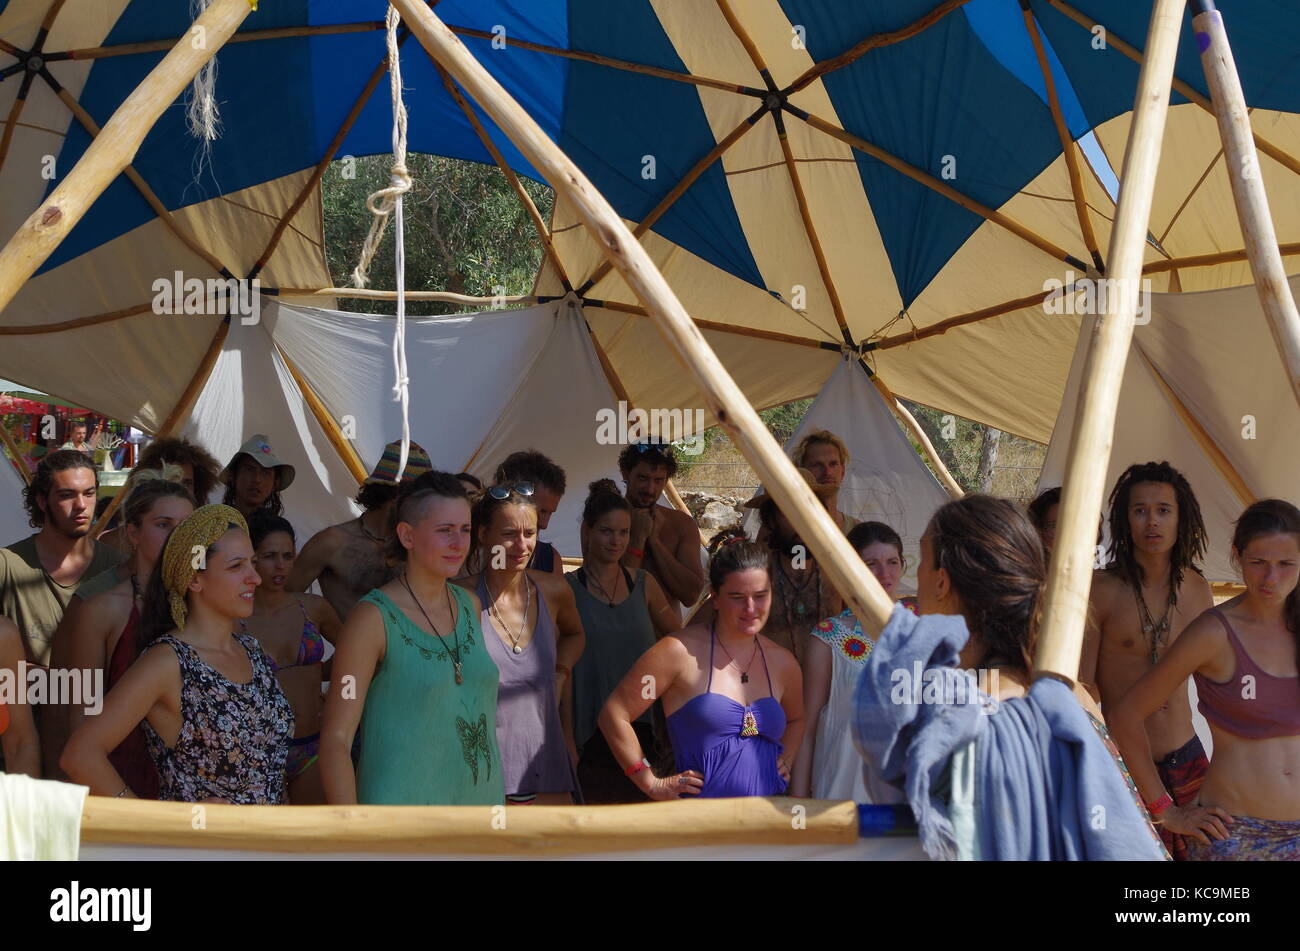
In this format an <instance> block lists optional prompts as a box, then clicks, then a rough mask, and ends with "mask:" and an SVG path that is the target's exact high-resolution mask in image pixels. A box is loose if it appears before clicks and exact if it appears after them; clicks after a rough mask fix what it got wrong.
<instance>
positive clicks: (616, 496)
mask: <svg viewBox="0 0 1300 951" xmlns="http://www.w3.org/2000/svg"><path fill="white" fill-rule="evenodd" d="M615 511H617V512H631V511H632V503H631V502H629V501H628V500H627V499H626V498H625V497H624V495H623V493H622V492H620V491H619V490H618V486H617V485H615V484H614V480H613V479H597V480H596V481H595V482H593V483H591V484H590V485H589V486H587V501H586V502H585V503H583V506H582V522H583V524H584V525H586V526H587V527H588V528H595V527H596V522H598V521H599V520H600V517H601V516H602V515H604V514H605V513H606V512H615Z"/></svg>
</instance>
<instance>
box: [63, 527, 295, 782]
mask: <svg viewBox="0 0 1300 951" xmlns="http://www.w3.org/2000/svg"><path fill="white" fill-rule="evenodd" d="M260 581H261V578H260V577H259V576H258V574H257V571H256V570H255V569H254V567H253V546H252V543H251V542H250V541H249V538H248V525H247V524H246V523H245V522H244V518H243V516H242V515H240V514H239V513H238V512H237V511H235V510H234V509H232V508H229V507H228V506H225V505H205V506H203V507H202V508H200V509H196V510H195V511H194V513H193V514H192V515H190V516H189V517H188V518H186V519H185V520H184V521H182V522H181V523H180V524H179V525H177V526H176V528H175V529H174V530H173V531H172V534H171V535H170V537H169V538H168V539H167V544H166V546H165V547H164V549H163V554H162V558H161V559H159V561H158V564H157V566H156V567H155V568H154V572H153V576H152V577H151V578H150V582H149V589H148V593H147V594H146V596H145V606H144V612H143V618H142V622H141V633H142V637H143V640H144V642H145V643H151V646H150V647H148V648H147V649H146V650H145V652H144V653H143V654H142V655H141V657H140V659H139V660H138V661H136V662H135V664H133V665H132V666H131V668H130V669H129V670H128V671H127V673H126V675H125V676H123V677H122V679H121V680H120V681H118V683H117V685H116V686H115V687H114V688H113V690H112V692H111V693H110V695H109V697H108V699H107V701H106V702H105V704H104V709H103V712H102V713H101V714H100V715H99V716H94V717H87V718H86V720H85V721H84V722H83V723H82V725H81V727H80V728H79V729H78V730H77V732H76V733H74V734H73V736H72V738H71V739H70V740H69V741H68V745H67V748H66V749H65V750H64V753H63V757H62V759H61V760H60V765H61V766H62V767H63V769H64V770H65V771H66V772H67V774H68V775H69V776H70V777H71V778H72V779H73V780H74V781H76V782H80V783H85V784H86V785H88V786H90V791H91V792H92V793H94V794H96V795H101V796H122V797H130V796H132V792H131V790H130V788H129V787H128V785H127V784H126V782H125V781H123V779H122V776H121V774H119V773H118V771H117V770H116V769H115V768H114V767H113V765H112V763H111V762H109V759H108V754H109V752H110V751H111V750H113V749H114V748H115V747H116V746H117V745H118V744H119V743H120V742H121V741H122V739H123V738H124V737H126V735H127V734H128V733H130V732H131V730H133V729H134V728H135V726H136V725H137V724H142V726H143V729H144V733H145V738H146V741H147V743H148V747H149V753H150V755H151V756H152V757H153V760H154V763H155V764H156V765H157V767H158V773H159V776H160V777H161V781H162V783H161V791H160V796H159V798H161V799H169V800H179V801H184V802H229V803H240V804H245V803H247V804H263V805H265V804H277V803H282V802H284V801H285V777H284V769H285V759H286V757H287V756H288V751H289V739H290V737H291V736H292V735H293V710H292V708H291V707H290V706H289V702H288V700H286V699H285V696H284V693H283V692H282V691H281V690H280V685H279V683H278V682H277V681H276V679H275V673H274V672H273V670H272V669H271V665H270V663H269V661H268V659H267V657H266V655H265V654H264V653H263V652H262V649H261V647H259V646H258V643H257V641H256V640H254V639H253V638H252V637H250V636H248V635H246V634H235V633H232V631H233V629H234V627H235V625H236V623H237V622H238V621H239V620H240V619H242V618H246V617H248V616H249V615H250V614H251V613H252V611H253V589H254V588H256V587H257V585H258V584H259V583H260ZM142 721H143V722H142Z"/></svg>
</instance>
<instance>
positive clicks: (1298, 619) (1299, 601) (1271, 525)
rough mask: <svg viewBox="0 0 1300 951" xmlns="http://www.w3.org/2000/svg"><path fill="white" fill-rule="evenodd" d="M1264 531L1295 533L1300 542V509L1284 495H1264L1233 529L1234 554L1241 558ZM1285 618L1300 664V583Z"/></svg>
mask: <svg viewBox="0 0 1300 951" xmlns="http://www.w3.org/2000/svg"><path fill="white" fill-rule="evenodd" d="M1264 535H1294V536H1295V540H1296V542H1297V543H1298V544H1300V509H1297V508H1296V507H1295V506H1294V505H1292V504H1291V503H1290V502H1286V501H1283V500H1282V499H1260V500H1259V501H1258V502H1256V503H1254V504H1253V505H1251V506H1250V507H1249V508H1247V509H1246V511H1244V512H1242V513H1241V518H1239V519H1237V524H1236V528H1235V529H1234V530H1233V533H1232V548H1233V554H1234V557H1235V558H1237V559H1240V558H1241V555H1242V553H1243V552H1244V551H1245V550H1246V546H1248V545H1249V544H1250V543H1251V542H1253V541H1254V540H1255V539H1256V538H1260V537H1261V536H1264ZM1282 621H1283V623H1284V624H1285V625H1286V629H1287V630H1288V631H1290V632H1291V636H1292V637H1294V638H1295V652H1296V663H1297V664H1300V585H1297V586H1296V587H1294V588H1292V589H1291V593H1290V594H1288V595H1287V596H1286V602H1285V604H1284V605H1283V608H1282Z"/></svg>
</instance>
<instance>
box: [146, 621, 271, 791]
mask: <svg viewBox="0 0 1300 951" xmlns="http://www.w3.org/2000/svg"><path fill="white" fill-rule="evenodd" d="M233 636H234V638H235V639H236V640H237V641H239V643H240V644H241V645H242V646H243V648H244V650H245V651H247V652H248V657H249V659H250V660H251V661H252V663H253V679H252V680H250V681H249V682H248V683H244V684H237V683H234V682H233V681H231V680H228V679H226V677H224V676H223V675H222V674H221V673H220V672H219V671H217V670H215V669H214V668H212V667H210V666H208V665H207V664H205V663H204V662H203V660H202V659H201V658H200V657H199V654H198V652H197V651H196V650H195V649H194V648H193V647H191V646H190V645H189V644H186V643H185V642H184V641H182V640H180V639H179V638H177V637H174V636H173V635H171V634H167V635H164V636H163V637H160V638H158V640H157V642H156V643H159V644H167V645H168V646H170V647H171V649H172V650H173V651H175V652H176V659H177V661H179V662H180V665H181V732H180V735H179V736H178V737H177V738H176V745H175V746H173V747H171V748H170V749H169V748H168V747H167V745H166V744H165V743H163V741H162V738H161V737H159V736H158V734H157V733H155V732H154V729H153V726H152V725H151V724H150V723H149V721H148V720H145V721H144V722H143V723H142V724H141V725H142V726H143V727H144V733H145V741H146V743H147V744H148V747H149V755H150V756H151V757H153V761H154V763H155V764H157V766H158V773H159V776H160V777H161V779H162V785H161V790H160V793H159V797H158V798H159V799H164V800H172V801H179V802H201V801H203V800H204V799H211V798H217V799H224V800H225V801H227V802H231V803H235V804H238V805H279V804H280V803H283V802H284V801H285V778H284V767H285V760H286V759H287V757H288V755H289V740H290V739H291V738H292V737H293V708H292V707H291V706H290V705H289V701H288V700H287V699H286V698H285V696H284V692H283V691H282V690H281V689H280V683H279V681H277V680H276V679H275V672H274V671H273V670H272V669H271V664H270V661H269V659H268V658H267V656H266V654H265V653H263V652H262V648H261V646H260V645H259V644H258V643H257V641H256V640H254V639H253V638H252V637H249V636H248V635H246V634H234V635H233Z"/></svg>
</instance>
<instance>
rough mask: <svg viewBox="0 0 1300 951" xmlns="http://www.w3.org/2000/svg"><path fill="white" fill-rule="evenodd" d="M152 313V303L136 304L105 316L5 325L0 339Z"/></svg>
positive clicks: (62, 329)
mask: <svg viewBox="0 0 1300 951" xmlns="http://www.w3.org/2000/svg"><path fill="white" fill-rule="evenodd" d="M152 311H153V302H152V301H150V302H149V303H147V304H136V305H135V306H134V307H124V308H122V309H121V310H111V311H109V312H108V313H106V314H95V315H93V316H90V317H76V318H74V319H72V320H61V321H59V322H58V323H55V324H5V325H4V326H0V337H27V336H35V335H37V334H57V333H62V332H63V331H65V330H77V329H79V328H81V327H93V326H95V325H96V324H107V323H111V322H112V321H114V320H122V319H123V318H125V317H134V316H136V315H137V314H148V313H151V312H152Z"/></svg>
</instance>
